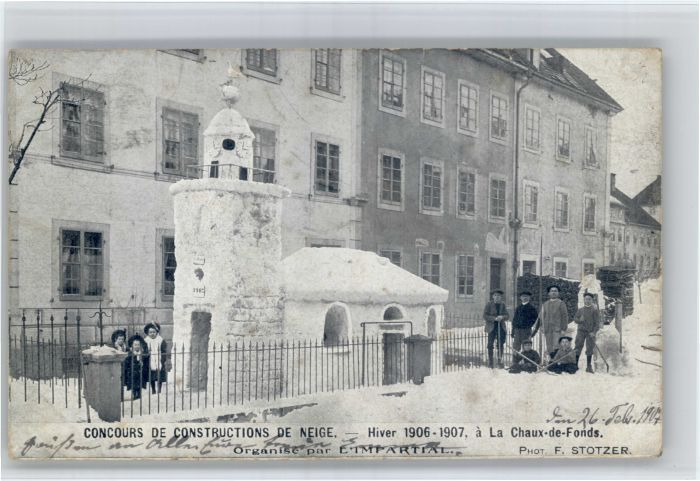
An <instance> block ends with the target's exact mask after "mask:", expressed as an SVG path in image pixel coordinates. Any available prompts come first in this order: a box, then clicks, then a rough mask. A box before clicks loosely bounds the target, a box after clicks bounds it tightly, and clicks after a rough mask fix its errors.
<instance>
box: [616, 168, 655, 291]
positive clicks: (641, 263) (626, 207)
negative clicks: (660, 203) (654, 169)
mask: <svg viewBox="0 0 700 481" xmlns="http://www.w3.org/2000/svg"><path fill="white" fill-rule="evenodd" d="M654 182H656V181H654ZM652 184H653V183H652ZM650 185H651V184H650ZM610 189H611V196H610V238H609V242H610V244H609V248H608V255H609V258H610V264H615V265H620V264H624V263H626V264H629V265H631V266H634V267H635V268H636V269H637V272H638V277H639V278H640V279H645V278H648V277H656V276H657V275H659V273H660V272H661V268H662V259H661V224H660V222H659V221H658V220H657V219H655V218H654V217H653V216H652V214H651V213H650V212H649V211H648V210H647V208H646V207H647V206H643V205H640V204H638V203H637V202H636V201H635V200H634V199H632V198H630V197H629V196H628V195H627V194H625V193H624V192H622V191H621V190H620V189H618V188H617V187H616V186H615V174H611V176H610ZM646 190H648V187H647V188H645V190H642V192H645V191H646ZM659 196H660V193H659ZM657 212H658V214H659V215H660V210H657Z"/></svg>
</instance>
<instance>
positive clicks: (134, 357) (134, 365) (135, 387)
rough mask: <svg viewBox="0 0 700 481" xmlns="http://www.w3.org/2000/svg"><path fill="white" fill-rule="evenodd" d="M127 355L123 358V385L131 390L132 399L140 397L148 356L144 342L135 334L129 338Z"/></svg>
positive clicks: (145, 378)
mask: <svg viewBox="0 0 700 481" xmlns="http://www.w3.org/2000/svg"><path fill="white" fill-rule="evenodd" d="M128 345H129V355H128V356H127V357H126V359H125V360H124V385H125V386H126V388H127V389H128V390H129V391H131V398H132V399H140V398H141V390H142V389H143V388H144V387H146V385H147V380H148V356H147V352H146V343H145V342H144V341H143V338H142V337H141V336H139V335H138V334H135V335H133V336H131V337H130V338H129V342H128Z"/></svg>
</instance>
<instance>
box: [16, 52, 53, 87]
mask: <svg viewBox="0 0 700 481" xmlns="http://www.w3.org/2000/svg"><path fill="white" fill-rule="evenodd" d="M47 68H49V63H48V62H47V61H44V62H42V63H41V64H38V65H37V64H36V63H34V62H30V61H29V60H26V59H24V58H22V57H18V56H13V57H12V63H11V65H10V71H9V77H10V80H12V81H13V82H15V83H16V84H17V85H27V84H28V83H30V82H33V81H35V80H36V79H38V78H39V74H40V73H41V72H42V71H44V70H46V69H47Z"/></svg>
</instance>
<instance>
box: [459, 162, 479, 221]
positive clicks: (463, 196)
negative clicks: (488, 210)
mask: <svg viewBox="0 0 700 481" xmlns="http://www.w3.org/2000/svg"><path fill="white" fill-rule="evenodd" d="M474 214H476V174H475V173H474V172H464V171H460V172H459V176H458V180H457V215H460V216H471V215H474Z"/></svg>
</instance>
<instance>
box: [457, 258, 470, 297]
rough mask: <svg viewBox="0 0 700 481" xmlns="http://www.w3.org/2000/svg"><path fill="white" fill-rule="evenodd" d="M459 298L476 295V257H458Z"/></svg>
mask: <svg viewBox="0 0 700 481" xmlns="http://www.w3.org/2000/svg"><path fill="white" fill-rule="evenodd" d="M456 273H457V276H456V277H457V279H456V280H457V297H469V296H473V295H474V256H467V255H458V256H457V269H456Z"/></svg>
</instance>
